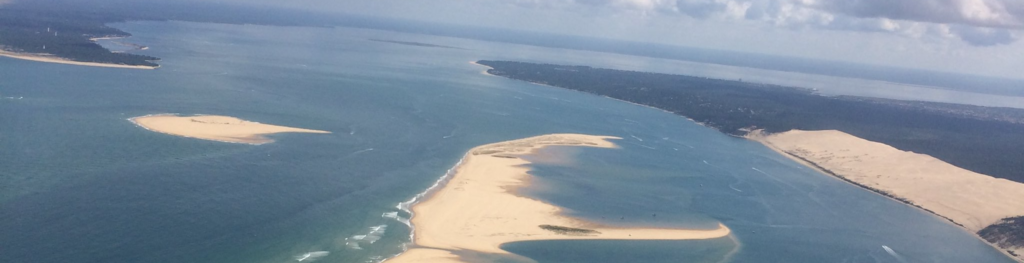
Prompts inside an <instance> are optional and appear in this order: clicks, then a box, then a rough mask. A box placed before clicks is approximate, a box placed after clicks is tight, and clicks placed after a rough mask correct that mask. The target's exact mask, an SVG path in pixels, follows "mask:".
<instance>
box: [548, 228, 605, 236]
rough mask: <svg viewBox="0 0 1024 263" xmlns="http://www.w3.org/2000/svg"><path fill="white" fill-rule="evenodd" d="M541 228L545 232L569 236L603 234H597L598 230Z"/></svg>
mask: <svg viewBox="0 0 1024 263" xmlns="http://www.w3.org/2000/svg"><path fill="white" fill-rule="evenodd" d="M539 227H540V228H542V229H544V230H548V231H551V232H555V234H559V235H569V236H586V235H596V234H600V233H601V232H597V231H596V230H591V229H583V228H572V227H564V226H553V225H540V226H539Z"/></svg>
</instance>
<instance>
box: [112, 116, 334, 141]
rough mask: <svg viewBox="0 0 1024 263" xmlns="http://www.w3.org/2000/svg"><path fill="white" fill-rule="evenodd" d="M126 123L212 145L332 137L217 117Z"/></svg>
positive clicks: (156, 118) (155, 118) (137, 119)
mask: <svg viewBox="0 0 1024 263" xmlns="http://www.w3.org/2000/svg"><path fill="white" fill-rule="evenodd" d="M129 120H130V121H132V122H134V123H135V124H137V125H139V126H141V127H143V128H146V129H147V130H151V131H155V132H160V133H166V134H170V135H177V136H182V137H189V138H196V139H204V140H211V141H221V142H233V143H247V144H264V143H270V142H274V140H272V139H270V138H267V137H264V135H268V134H275V133H284V132H299V133H331V132H328V131H320V130H309V129H301V128H292V127H285V126H277V125H270V124H262V123H259V122H252V121H246V120H242V119H239V118H235V117H228V116H217V115H197V116H177V115H173V114H158V115H146V116H140V117H135V118H131V119H129Z"/></svg>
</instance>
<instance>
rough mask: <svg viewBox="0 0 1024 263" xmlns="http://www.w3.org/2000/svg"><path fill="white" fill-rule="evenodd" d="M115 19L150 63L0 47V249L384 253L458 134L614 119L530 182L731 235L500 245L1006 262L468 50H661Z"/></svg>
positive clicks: (915, 215) (902, 210)
mask: <svg viewBox="0 0 1024 263" xmlns="http://www.w3.org/2000/svg"><path fill="white" fill-rule="evenodd" d="M116 26H117V27H119V28H121V29H123V30H125V31H128V32H131V33H133V35H134V37H131V38H129V39H125V40H122V41H128V42H132V43H138V44H141V45H145V46H149V47H150V49H149V50H145V51H138V52H139V53H141V54H147V55H153V56H157V57H161V58H163V61H161V62H160V64H161V65H162V67H161V68H160V69H158V70H124V69H109V68H94V67H80V66H69V65H57V64H46V63H36V62H26V61H19V60H13V59H6V58H0V69H2V70H0V79H3V80H4V81H3V82H0V97H9V96H14V97H23V99H20V100H13V99H4V100H0V168H2V169H0V233H2V234H0V247H2V248H3V253H0V262H218V263H225V262H296V261H297V259H300V258H302V257H303V256H305V255H306V254H307V253H310V252H319V251H325V252H328V253H329V254H327V255H326V256H324V257H321V258H319V260H318V261H317V262H374V261H380V260H382V259H384V258H386V257H389V256H391V255H394V254H396V253H399V252H400V251H402V248H403V246H404V245H405V244H407V243H408V242H409V228H408V227H407V226H406V225H405V224H404V223H403V222H402V221H403V220H404V219H407V218H408V216H409V215H408V213H406V212H405V211H402V210H401V209H398V208H396V205H397V204H398V203H399V202H403V201H406V200H409V199H410V198H412V197H413V196H415V195H416V194H418V193H420V192H422V191H424V190H425V189H427V188H428V187H430V186H431V185H432V184H434V183H435V181H436V180H437V179H438V178H439V177H441V176H442V175H443V174H445V172H446V171H447V170H448V169H450V168H451V167H452V166H453V165H455V164H456V162H458V160H459V158H460V157H461V156H462V154H463V153H464V152H465V151H466V150H468V149H469V148H472V147H474V146H476V145H480V144H485V143H491V142H496V141H504V140H510V139H517V138H522V137H528V136H533V135H539V134H546V133H562V132H574V133H588V134H597V135H614V136H619V137H622V138H624V139H623V140H619V141H618V143H619V144H620V145H622V146H623V149H621V150H607V149H573V148H551V149H549V150H547V151H552V153H551V154H557V155H566V156H569V157H574V158H573V160H575V161H573V162H568V163H541V164H537V165H536V170H535V171H534V174H536V175H537V180H535V182H536V184H535V186H534V187H530V188H528V189H524V190H523V192H524V193H526V194H529V195H531V196H535V197H537V198H540V199H542V200H546V201H549V202H552V203H555V204H558V205H562V206H565V207H567V208H568V209H569V210H570V214H572V215H576V216H580V217H584V218H586V219H588V220H593V221H597V222H602V223H607V224H623V225H651V226H680V227H707V226H713V225H714V224H717V223H718V222H722V223H725V224H726V225H728V226H729V227H731V228H732V229H734V230H735V235H734V237H733V238H731V239H719V240H709V241H686V242H679V241H671V242H666V241H661V242H658V241H640V242H636V241H631V242H624V241H588V242H579V241H557V242H556V241H542V242H519V243H513V244H508V245H507V246H506V247H507V248H508V249H509V250H511V251H514V252H516V253H519V254H521V255H524V256H527V257H530V258H533V259H535V260H537V261H539V262H572V261H588V262H623V261H622V260H624V259H629V258H638V259H639V258H666V257H667V258H671V259H676V258H678V259H679V260H671V259H669V260H667V261H666V262H668V261H672V262H677V261H683V260H693V261H703V262H718V261H719V260H722V259H723V258H724V259H725V262H842V261H844V260H845V261H847V262H899V261H895V259H894V258H895V257H893V256H892V255H890V254H888V253H886V252H885V251H884V250H883V249H882V246H883V245H885V246H888V247H890V248H892V249H893V250H894V251H895V252H896V253H898V255H900V256H901V257H903V258H905V259H906V260H907V261H908V262H920V261H925V262H1011V261H1010V260H1009V259H1007V258H1005V257H1004V256H1002V255H1001V254H999V253H998V252H997V251H995V250H994V249H992V248H990V247H988V246H986V245H985V244H984V243H982V242H981V241H979V240H977V239H976V238H974V237H972V236H971V235H970V234H969V233H966V232H964V231H961V230H960V229H958V228H956V227H954V226H952V225H950V224H948V223H945V222H943V221H942V220H940V219H938V218H936V217H934V216H931V215H928V214H925V213H923V212H920V211H918V210H916V209H913V208H910V207H907V206H905V205H902V204H899V203H897V202H893V201H891V200H888V199H885V198H882V197H880V196H878V195H874V194H871V193H870V192H867V191H864V190H861V189H859V188H856V187H854V186H850V185H848V184H845V183H842V182H839V181H838V180H834V179H832V178H829V177H827V176H824V175H821V174H818V173H815V172H813V171H811V170H810V169H806V168H804V167H801V166H799V165H797V164H795V163H793V162H791V161H789V160H788V159H785V158H783V157H781V156H778V155H777V154H775V153H774V152H771V151H770V150H768V149H766V148H764V147H762V146H761V145H759V144H756V143H753V142H749V141H746V140H742V139H737V138H733V137H728V136H725V135H722V134H720V133H718V132H715V131H713V130H710V129H707V128H705V127H702V126H699V125H696V124H694V123H692V122H689V121H687V120H686V119H684V118H681V117H677V116H673V115H671V114H668V113H665V112H662V111H658V110H654V109H650V108H645V107H640V106H636V105H632V104H628V103H622V102H618V101H614V100H610V99H607V98H603V97H597V96H591V95H586V94H582V93H578V92H573V91H568V90H561V89H556V88H550V87H544V86H538V85H532V84H528V83H522V82H517V81H512V80H507V79H504V78H498V77H491V76H486V75H483V74H480V71H481V70H483V68H481V67H480V66H476V65H472V64H469V63H468V62H469V61H473V60H478V59H512V60H524V61H543V62H557V63H563V64H586V65H592V66H601V67H612V68H626V69H642V70H652V71H667V72H674V71H675V70H677V69H678V68H674V67H673V65H675V64H672V63H669V62H664V61H661V60H655V59H650V58H636V57H629V56H622V55H610V54H600V53H593V52H581V51H568V50H558V49H547V48H538V47H529V46H519V45H508V44H500V43H489V42H480V41H471V40H463V39H452V38H442V37H433V36H420V35H411V34H400V33H392V32H382V31H372V30H361V29H347V28H339V29H323V28H293V27H264V26H238V25H217V24H198V23H182V22H133V23H125V24H118V25H116ZM368 38H378V39H395V40H403V41H418V42H426V43H431V44H440V45H448V46H457V47H461V48H465V49H441V48H429V47H416V46H407V45H398V44H391V43H381V42H372V41H368V40H367V39H368ZM694 67H697V66H694ZM752 74H753V73H752ZM165 112H171V113H181V114H218V115H228V116H235V117H239V118H242V119H247V120H253V121H258V122H262V123H270V124H277V125H284V126H291V127H301V128H309V129H318V130H328V131H332V132H333V133H332V134H327V135H321V134H282V135H275V136H273V137H274V138H275V139H277V142H275V143H271V144H266V145H261V146H251V145H243V144H229V143H220V142H211V141H202V140H196V139H189V138H180V137H174V136H169V135H164V134H159V133H153V132H149V131H146V130H143V129H141V128H138V127H135V126H134V125H133V124H132V123H130V122H129V121H127V118H130V117H134V116H140V115H146V114H153V113H165ZM755 168H756V169H755ZM648 214H650V215H655V214H656V216H651V217H650V218H648ZM553 244H557V246H554V245H553ZM552 247H557V248H559V250H557V251H552V250H550V249H551V248H552ZM611 248H621V249H618V250H615V249H611ZM597 251H603V252H606V253H596V252H597ZM627 251H636V254H632V255H631V254H628V253H626V252H627ZM612 252H614V253H612ZM620 252H621V253H620ZM609 253H611V255H610V254H609ZM317 255H322V253H318V254H317ZM303 262H308V261H303Z"/></svg>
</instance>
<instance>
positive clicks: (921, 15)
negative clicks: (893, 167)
mask: <svg viewBox="0 0 1024 263" xmlns="http://www.w3.org/2000/svg"><path fill="white" fill-rule="evenodd" d="M272 3H275V4H280V5H288V6H293V7H299V8H306V9H312V10H317V11H325V10H326V11H329V12H338V13H348V14H358V15H369V16H377V17H387V18H401V19H408V20H418V21H429V22H439V23H447V24H457V25H477V26H485V27H496V28H508V29H517V30H527V31H537V32H546V33H555V34H568V35H578V36H591V37H602V38H611V39H620V40H631V41H639V42H652V43H661V44H671V45H679V46H687V47H698V48H710V49H719V50H731V51H744V52H754V53H761V54H771V55H783V56H796V57H805V58H816V59H826V60H838V61H848V62H856V63H863V64H872V65H887V66H898V67H908V68H922V69H931V70H939V71H947V72H959V73H969V74H979V75H989V76H1003V77H1012V78H1024V73H1021V72H1024V41H1022V38H1024V0H473V1H464V0H422V1H407V0H375V1H347V0H345V1H339V0H293V1H272Z"/></svg>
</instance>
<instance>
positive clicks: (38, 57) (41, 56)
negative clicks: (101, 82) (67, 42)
mask: <svg viewBox="0 0 1024 263" xmlns="http://www.w3.org/2000/svg"><path fill="white" fill-rule="evenodd" d="M0 56H3V57H9V58H16V59H23V60H30V61H38V62H48V63H59V64H68V65H79V66H91V67H105V68H129V69H156V68H159V67H160V66H141V65H124V64H112V63H99V62H81V61H74V60H69V59H65V58H61V57H57V56H54V55H51V54H46V53H20V52H11V51H5V50H0Z"/></svg>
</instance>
